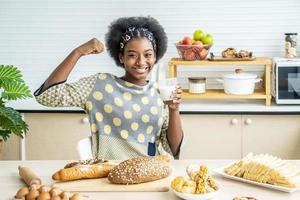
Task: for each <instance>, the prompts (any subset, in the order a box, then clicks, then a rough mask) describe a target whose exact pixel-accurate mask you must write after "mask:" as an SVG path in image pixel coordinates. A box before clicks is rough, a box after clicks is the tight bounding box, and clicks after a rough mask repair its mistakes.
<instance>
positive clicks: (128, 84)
mask: <svg viewBox="0 0 300 200" xmlns="http://www.w3.org/2000/svg"><path fill="white" fill-rule="evenodd" d="M125 85H126V86H127V87H132V86H133V84H132V83H129V82H127V81H125Z"/></svg>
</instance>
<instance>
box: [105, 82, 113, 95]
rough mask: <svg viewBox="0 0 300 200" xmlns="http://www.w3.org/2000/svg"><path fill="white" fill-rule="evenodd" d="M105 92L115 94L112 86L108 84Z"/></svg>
mask: <svg viewBox="0 0 300 200" xmlns="http://www.w3.org/2000/svg"><path fill="white" fill-rule="evenodd" d="M105 91H106V92H108V93H113V91H114V88H113V86H112V85H111V84H106V85H105Z"/></svg>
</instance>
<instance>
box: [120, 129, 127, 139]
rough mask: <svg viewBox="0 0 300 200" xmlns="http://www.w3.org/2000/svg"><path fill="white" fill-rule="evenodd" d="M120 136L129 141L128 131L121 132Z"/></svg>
mask: <svg viewBox="0 0 300 200" xmlns="http://www.w3.org/2000/svg"><path fill="white" fill-rule="evenodd" d="M120 135H121V137H122V138H124V139H127V138H128V131H126V130H121V132H120Z"/></svg>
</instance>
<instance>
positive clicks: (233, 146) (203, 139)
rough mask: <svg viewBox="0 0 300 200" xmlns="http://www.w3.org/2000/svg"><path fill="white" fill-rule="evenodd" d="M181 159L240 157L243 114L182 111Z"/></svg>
mask: <svg viewBox="0 0 300 200" xmlns="http://www.w3.org/2000/svg"><path fill="white" fill-rule="evenodd" d="M181 119H182V126H183V131H184V140H183V144H182V148H181V152H180V159H200V158H201V159H238V158H241V156H242V155H241V148H242V147H241V145H242V134H241V124H240V121H241V116H240V115H194V114H192V115H181Z"/></svg>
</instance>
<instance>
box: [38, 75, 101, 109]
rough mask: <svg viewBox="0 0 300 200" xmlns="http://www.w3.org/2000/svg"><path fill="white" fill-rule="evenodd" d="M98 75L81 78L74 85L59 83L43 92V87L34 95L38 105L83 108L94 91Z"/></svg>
mask: <svg viewBox="0 0 300 200" xmlns="http://www.w3.org/2000/svg"><path fill="white" fill-rule="evenodd" d="M97 75H98V74H94V75H92V76H88V77H84V78H81V79H80V80H78V81H76V82H73V83H65V82H63V83H58V84H54V85H52V86H50V87H49V88H47V89H46V90H45V91H41V89H42V87H43V85H42V86H41V87H40V88H39V89H38V90H37V91H35V93H34V95H35V98H36V100H37V102H38V103H40V104H42V105H44V106H49V107H63V106H66V107H71V106H75V107H81V108H84V103H85V101H86V99H87V97H88V96H89V94H90V93H91V91H92V90H93V87H94V85H95V83H96V79H97Z"/></svg>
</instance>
